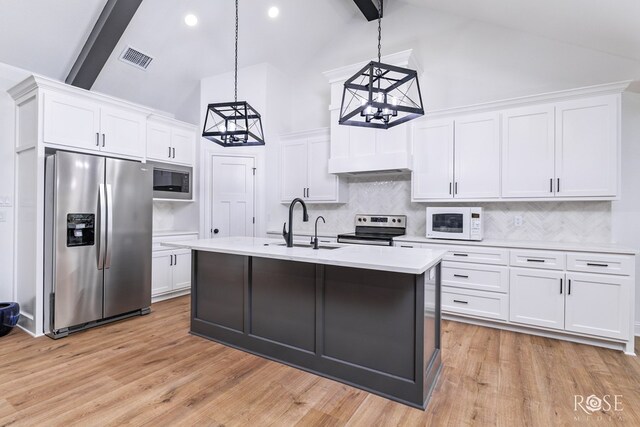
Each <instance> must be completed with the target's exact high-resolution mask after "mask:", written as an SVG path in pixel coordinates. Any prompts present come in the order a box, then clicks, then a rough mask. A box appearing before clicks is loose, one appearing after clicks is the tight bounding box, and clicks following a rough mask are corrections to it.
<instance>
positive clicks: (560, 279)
mask: <svg viewBox="0 0 640 427" xmlns="http://www.w3.org/2000/svg"><path fill="white" fill-rule="evenodd" d="M560 295H562V279H560Z"/></svg>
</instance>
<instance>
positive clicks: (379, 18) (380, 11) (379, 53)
mask: <svg viewBox="0 0 640 427" xmlns="http://www.w3.org/2000/svg"><path fill="white" fill-rule="evenodd" d="M381 52H382V0H378V62H382V61H381V58H382V56H381Z"/></svg>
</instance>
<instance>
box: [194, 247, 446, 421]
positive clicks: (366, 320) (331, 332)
mask: <svg viewBox="0 0 640 427" xmlns="http://www.w3.org/2000/svg"><path fill="white" fill-rule="evenodd" d="M273 243H274V241H272V240H267V239H249V238H228V239H219V240H207V241H205V240H200V241H194V242H184V243H181V245H182V246H185V247H190V248H191V249H192V250H193V257H192V259H193V273H192V274H193V275H192V293H191V298H192V309H191V332H192V333H193V334H195V335H199V336H202V337H205V338H209V339H212V340H214V341H217V342H220V343H223V344H226V345H229V346H232V347H235V348H238V349H241V350H245V351H248V352H251V353H254V354H257V355H260V356H264V357H267V358H269V359H272V360H276V361H280V362H283V363H286V364H289V365H292V366H295V367H298V368H301V369H304V370H307V371H310V372H313V373H316V374H319V375H322V376H325V377H329V378H332V379H335V380H338V381H341V382H344V383H347V384H350V385H353V386H356V387H359V388H362V389H365V390H368V391H371V392H373V393H376V394H379V395H382V396H384V397H387V398H390V399H393V400H397V401H400V402H403V403H405V404H408V405H411V406H415V407H419V408H424V407H425V405H426V403H427V400H428V398H429V396H430V394H431V391H432V389H433V387H434V386H435V383H436V380H437V377H438V374H439V371H440V365H441V359H440V297H439V295H440V259H441V258H442V255H443V254H444V253H443V252H440V251H430V250H426V249H404V248H373V247H356V246H345V247H341V248H339V249H332V250H328V249H327V250H324V251H323V252H320V251H322V250H320V251H313V250H312V249H309V248H282V247H277V246H275V245H274V246H270V244H273ZM393 258H396V260H395V264H394V265H390V264H391V263H393ZM383 259H385V260H387V261H383ZM390 259H391V260H390ZM367 263H369V264H368V266H367ZM385 263H386V264H385ZM387 264H389V265H387ZM389 270H392V271H389Z"/></svg>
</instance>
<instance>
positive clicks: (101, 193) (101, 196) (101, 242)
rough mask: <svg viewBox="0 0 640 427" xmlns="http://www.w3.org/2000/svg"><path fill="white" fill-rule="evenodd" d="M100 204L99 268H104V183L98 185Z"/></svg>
mask: <svg viewBox="0 0 640 427" xmlns="http://www.w3.org/2000/svg"><path fill="white" fill-rule="evenodd" d="M98 205H99V211H98V212H99V213H100V226H99V228H98V233H99V234H98V236H99V237H98V238H99V239H100V240H99V246H98V270H102V269H103V268H104V250H105V247H106V244H107V242H106V240H107V239H106V230H107V227H106V224H105V221H106V219H107V206H106V203H105V198H104V184H99V185H98Z"/></svg>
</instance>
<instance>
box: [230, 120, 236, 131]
mask: <svg viewBox="0 0 640 427" xmlns="http://www.w3.org/2000/svg"><path fill="white" fill-rule="evenodd" d="M235 130H236V123H235V122H230V123H229V132H233V131H235Z"/></svg>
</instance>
